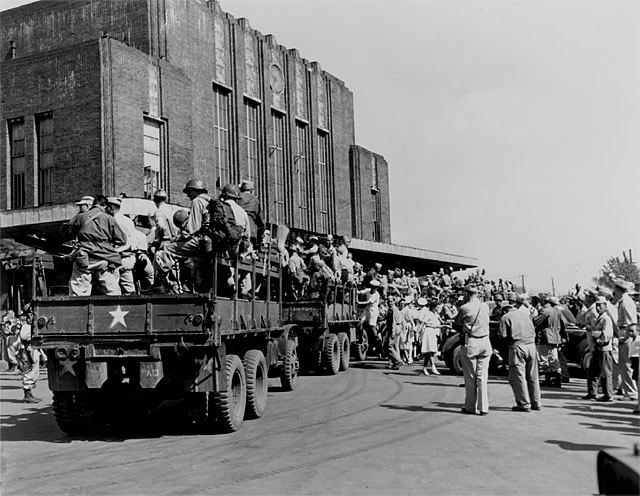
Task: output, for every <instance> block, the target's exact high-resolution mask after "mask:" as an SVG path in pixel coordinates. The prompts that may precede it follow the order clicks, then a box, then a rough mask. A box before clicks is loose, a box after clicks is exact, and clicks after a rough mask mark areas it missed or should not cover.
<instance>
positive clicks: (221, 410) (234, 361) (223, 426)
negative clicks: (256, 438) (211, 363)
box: [209, 355, 247, 432]
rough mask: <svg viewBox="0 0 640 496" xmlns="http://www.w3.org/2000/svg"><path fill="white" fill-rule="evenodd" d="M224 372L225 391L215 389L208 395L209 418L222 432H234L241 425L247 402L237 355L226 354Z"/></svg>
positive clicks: (243, 378) (244, 378)
mask: <svg viewBox="0 0 640 496" xmlns="http://www.w3.org/2000/svg"><path fill="white" fill-rule="evenodd" d="M224 373H225V375H226V379H227V391H216V392H215V393H213V394H212V395H210V402H211V403H210V408H209V415H210V416H209V418H210V420H213V423H214V424H215V426H216V427H217V428H218V429H220V430H221V431H222V432H235V431H237V430H238V429H240V426H242V421H243V419H244V410H245V407H246V404H247V388H246V383H247V381H246V377H245V375H244V368H243V366H242V362H241V361H240V358H239V357H238V356H237V355H227V357H226V359H225V365H224ZM212 414H213V415H212Z"/></svg>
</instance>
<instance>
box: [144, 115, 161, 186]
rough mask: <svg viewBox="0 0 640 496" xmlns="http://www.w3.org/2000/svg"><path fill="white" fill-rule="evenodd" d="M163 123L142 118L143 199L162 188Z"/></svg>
mask: <svg viewBox="0 0 640 496" xmlns="http://www.w3.org/2000/svg"><path fill="white" fill-rule="evenodd" d="M165 146H166V140H165V138H164V122H162V121H158V120H156V119H151V118H149V117H145V118H144V159H143V164H144V197H145V198H152V197H153V193H154V192H155V191H156V190H157V189H158V188H163V187H164V174H165V171H166V167H165V160H166V152H165Z"/></svg>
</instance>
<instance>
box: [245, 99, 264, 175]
mask: <svg viewBox="0 0 640 496" xmlns="http://www.w3.org/2000/svg"><path fill="white" fill-rule="evenodd" d="M245 108H246V112H247V134H246V135H245V137H244V138H245V142H246V144H247V178H248V179H251V180H252V181H254V182H256V181H257V180H259V178H260V165H261V164H260V152H259V151H260V106H259V105H258V103H256V102H253V101H251V100H248V99H246V100H245Z"/></svg>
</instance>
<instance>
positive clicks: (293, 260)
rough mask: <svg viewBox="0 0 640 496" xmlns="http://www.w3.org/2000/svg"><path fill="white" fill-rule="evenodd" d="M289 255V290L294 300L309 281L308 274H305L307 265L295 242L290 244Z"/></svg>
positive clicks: (302, 291)
mask: <svg viewBox="0 0 640 496" xmlns="http://www.w3.org/2000/svg"><path fill="white" fill-rule="evenodd" d="M289 251H290V252H291V255H290V256H289V265H288V269H289V274H288V279H289V285H288V286H289V288H288V289H289V292H290V294H291V295H292V296H293V299H294V300H297V299H298V298H300V296H302V294H304V291H305V286H306V285H307V283H308V282H309V276H308V275H307V274H306V270H307V265H306V264H305V263H304V260H303V259H302V257H301V256H300V253H299V252H300V247H299V246H298V245H297V244H294V245H292V246H291V248H290V250H289Z"/></svg>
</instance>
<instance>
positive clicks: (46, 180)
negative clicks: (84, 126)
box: [36, 113, 53, 205]
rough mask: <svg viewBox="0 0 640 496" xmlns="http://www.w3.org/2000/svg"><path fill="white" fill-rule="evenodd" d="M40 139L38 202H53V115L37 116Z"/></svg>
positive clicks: (43, 203)
mask: <svg viewBox="0 0 640 496" xmlns="http://www.w3.org/2000/svg"><path fill="white" fill-rule="evenodd" d="M36 136H37V139H38V204H39V205H45V204H47V203H51V202H52V196H51V195H52V189H53V115H51V114H50V113H48V114H41V115H37V116H36Z"/></svg>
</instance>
